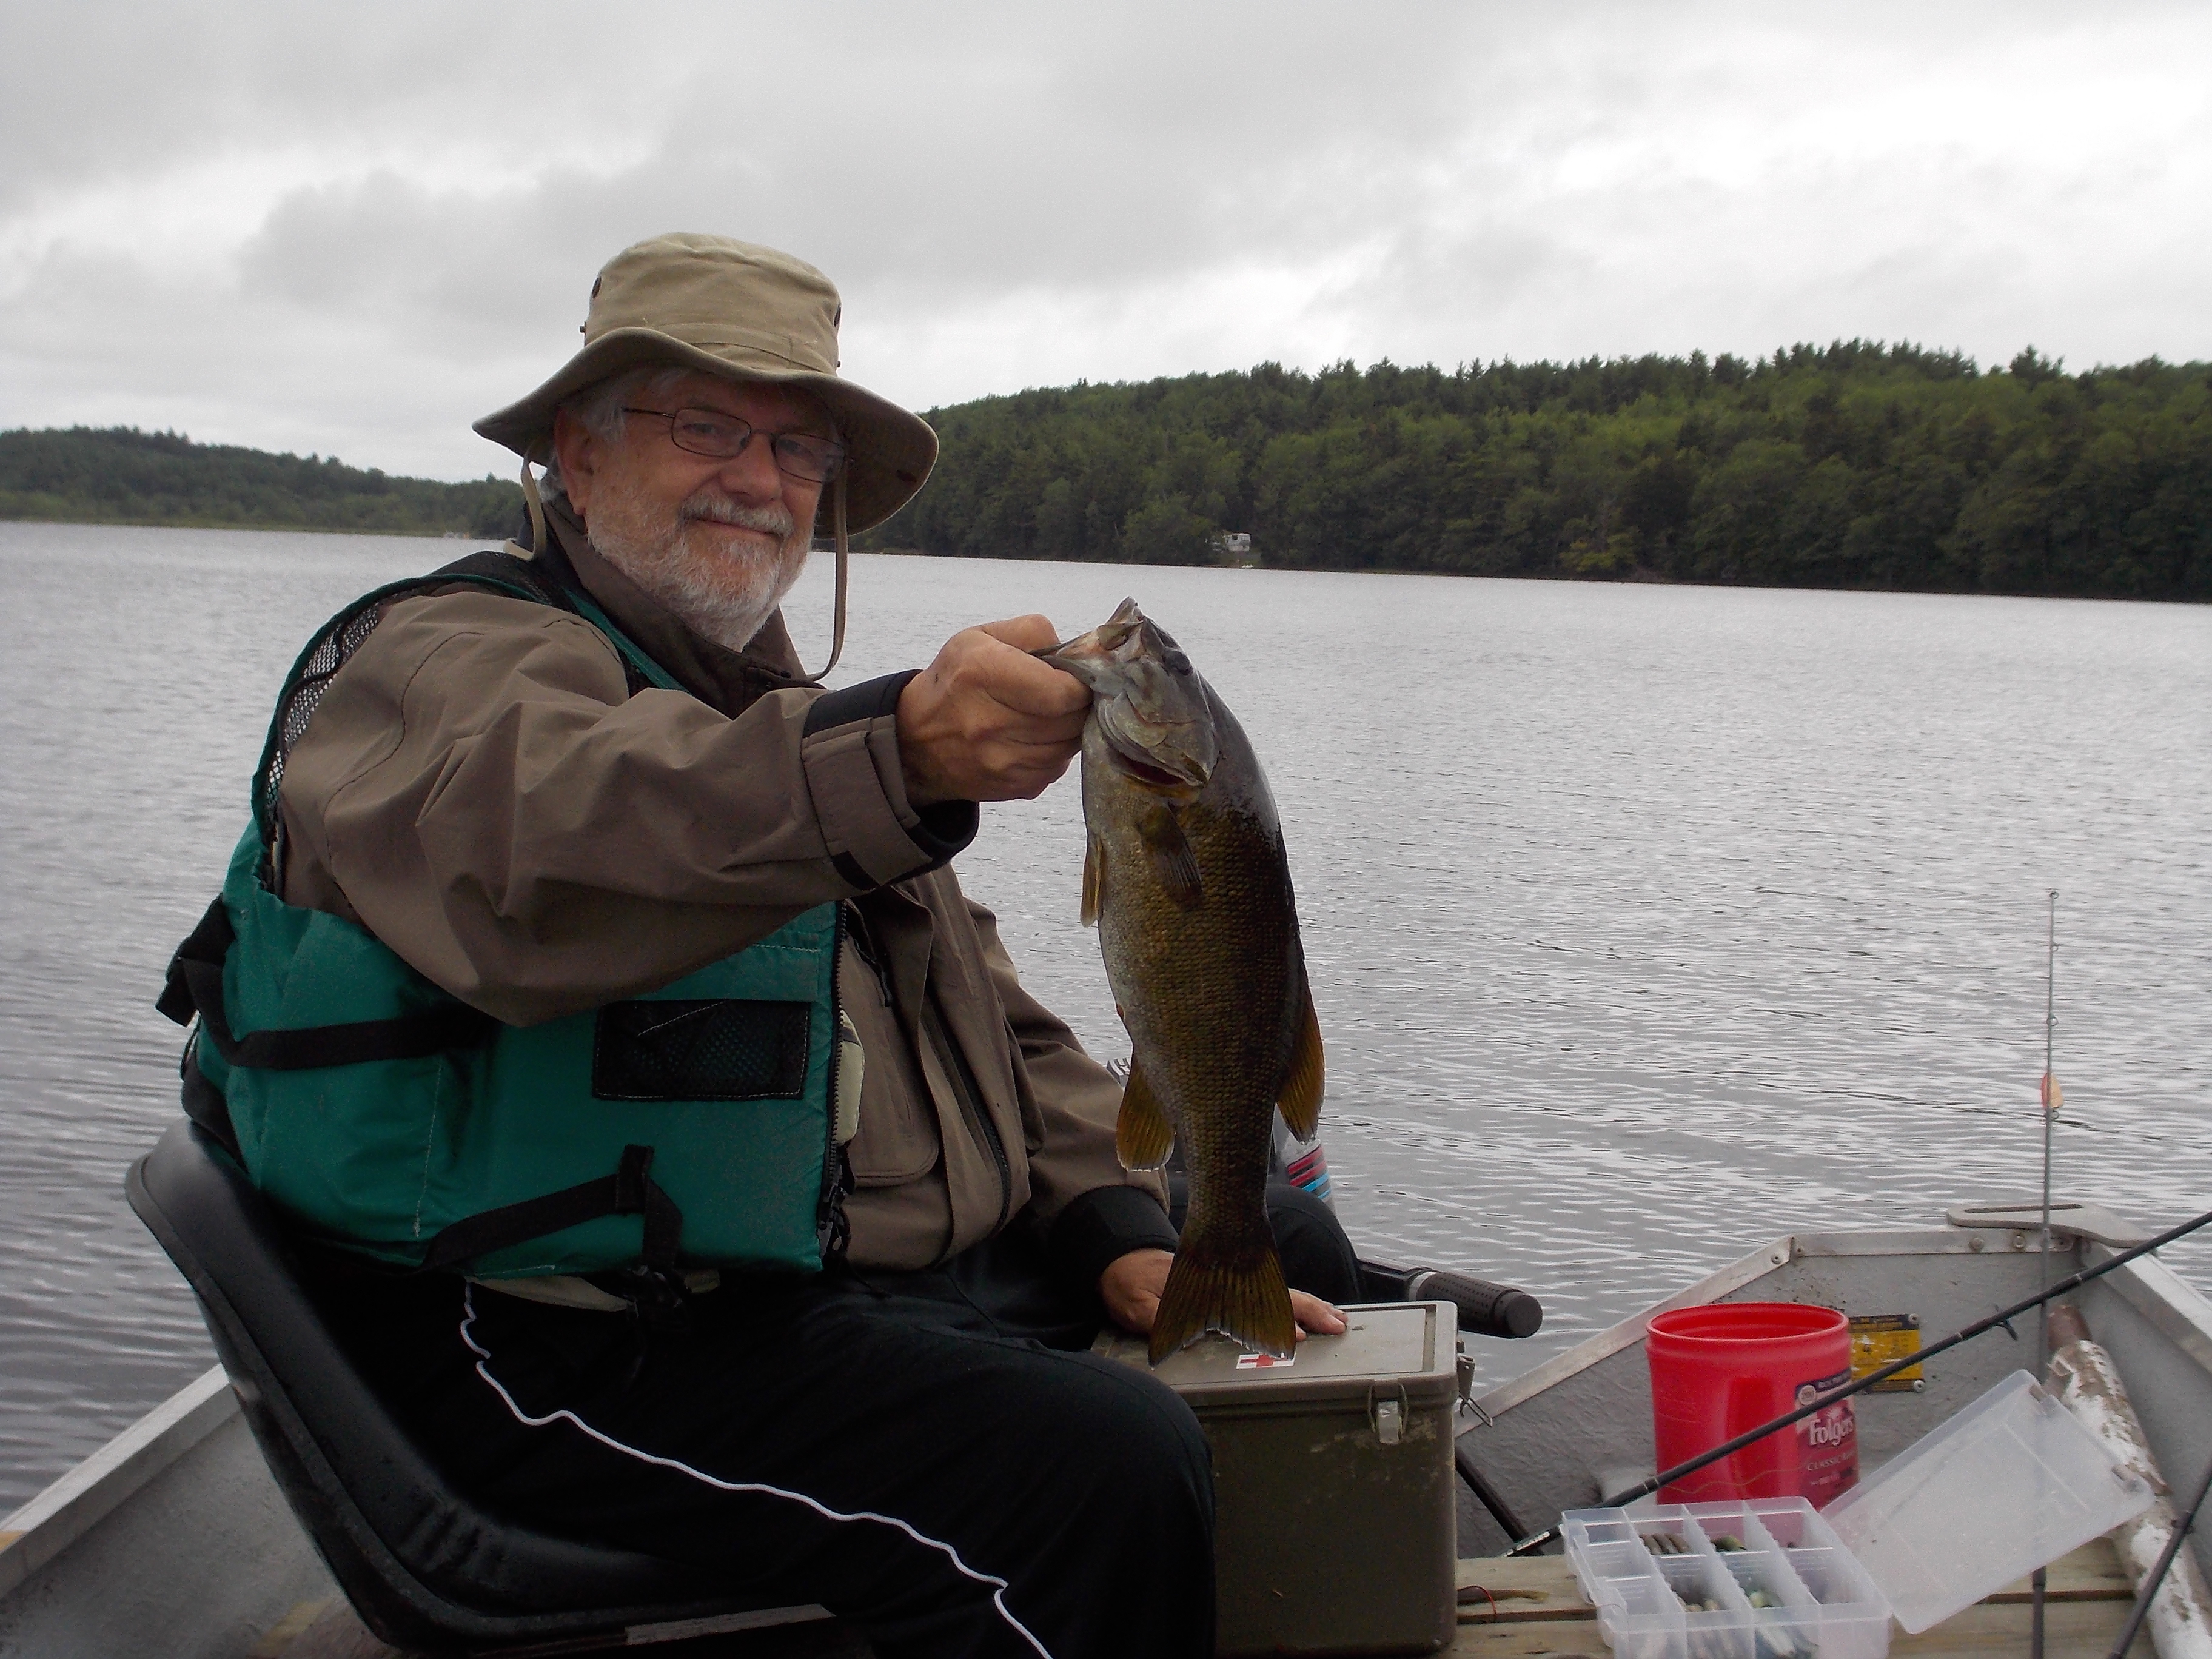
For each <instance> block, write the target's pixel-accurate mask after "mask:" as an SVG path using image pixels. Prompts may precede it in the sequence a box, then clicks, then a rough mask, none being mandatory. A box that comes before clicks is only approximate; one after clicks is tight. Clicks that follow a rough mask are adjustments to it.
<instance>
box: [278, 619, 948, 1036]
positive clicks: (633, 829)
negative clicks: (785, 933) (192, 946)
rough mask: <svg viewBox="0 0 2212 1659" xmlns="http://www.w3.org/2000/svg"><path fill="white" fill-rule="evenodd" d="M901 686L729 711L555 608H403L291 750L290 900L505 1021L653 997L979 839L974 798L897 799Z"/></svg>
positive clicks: (336, 681)
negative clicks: (925, 803)
mask: <svg viewBox="0 0 2212 1659" xmlns="http://www.w3.org/2000/svg"><path fill="white" fill-rule="evenodd" d="M905 678H906V677H903V676H901V677H894V678H892V679H890V680H879V681H874V682H871V683H869V684H865V685H860V686H854V687H851V688H848V690H842V691H837V692H830V693H823V692H819V691H816V690H811V689H799V690H783V691H775V692H771V693H769V695H768V696H763V697H762V698H760V699H759V700H758V701H757V702H755V703H754V704H753V705H752V706H751V707H750V708H747V709H745V710H744V712H743V713H742V714H739V715H738V716H737V717H736V718H734V719H732V718H727V717H726V716H724V715H722V714H719V713H718V712H716V711H715V710H714V708H710V707H708V705H707V704H706V703H704V702H700V701H699V700H698V699H696V698H695V697H692V696H689V695H687V694H685V693H684V692H680V691H664V690H644V691H641V692H639V693H637V694H636V695H635V696H631V695H630V694H629V688H628V685H627V684H626V682H625V680H624V678H623V669H622V664H621V660H620V659H619V658H618V657H617V655H616V653H615V650H614V647H612V646H611V644H610V643H609V642H608V641H607V640H606V638H605V635H601V634H600V633H599V631H598V630H597V629H594V628H593V627H592V626H591V625H590V624H589V623H586V622H584V621H582V620H580V619H579V618H577V617H571V616H569V615H568V614H566V613H565V612H562V611H554V610H551V609H550V608H548V607H546V606H544V605H532V604H530V603H528V602H526V601H524V600H520V599H508V598H506V597H504V596H501V595H496V594H488V593H482V592H459V591H456V592H445V593H439V594H434V595H431V596H429V597H427V598H422V599H408V600H404V601H402V602H400V603H398V604H397V605H393V606H392V610H391V611H390V612H389V614H388V615H387V616H386V617H385V619H384V620H383V622H382V623H380V625H379V626H378V627H377V629H376V631H375V632H374V634H372V635H370V636H369V638H368V641H367V642H366V643H364V644H363V645H362V647H361V648H360V649H359V650H358V651H357V652H356V653H355V654H354V656H353V657H352V658H351V659H349V660H348V661H347V663H346V664H345V665H344V667H343V668H342V669H341V670H340V671H339V672H338V673H337V675H336V676H335V677H334V678H332V679H331V683H330V685H329V687H328V689H327V690H326V691H325V694H324V696H323V698H322V701H321V702H320V703H319V705H318V706H317V708H316V709H315V712H314V714H313V720H312V721H311V722H310V724H309V726H308V727H307V732H306V733H305V735H304V736H302V738H301V739H300V741H299V742H298V744H296V745H295V747H294V749H293V750H292V753H291V755H290V757H289V759H288V762H287V763H286V766H285V769H284V774H283V787H282V794H281V800H280V805H281V809H282V812H283V829H284V835H285V843H286V849H287V850H286V856H285V868H284V880H283V889H284V890H283V896H284V897H285V898H286V899H288V900H289V901H290V902H294V903H297V904H304V905H307V906H310V907H312V908H320V909H326V910H331V911H335V912H337V914H339V915H346V916H348V917H349V918H350V919H352V920H356V921H359V922H360V923H361V924H362V925H363V926H364V927H368V929H369V930H370V931H371V932H372V933H375V934H376V936H377V937H378V938H379V939H382V940H383V941H384V942H385V943H386V945H390V946H391V947H392V950H394V951H397V952H398V954H399V955H400V956H401V957H403V958H404V959H405V960H406V961H407V962H408V963H410V964H411V965H412V966H414V967H415V968H416V969H417V970H419V971H420V972H422V974H423V975H426V976H427V977H428V978H429V979H430V980H432V981H435V983H436V984H438V985H440V986H441V987H444V988H445V989H446V990H447V991H450V992H452V993H453V994H454V995H456V996H458V997H459V998H461V999H462V1000H465V1001H466V1002H469V1003H471V1004H473V1005H474V1006H477V1007H478V1008H481V1009H483V1011H484V1012H487V1013H489V1014H491V1015H493V1016H495V1018H500V1019H501V1020H505V1021H507V1022H508V1023H509V1024H535V1023H537V1022H538V1021H540V1020H544V1019H550V1018H555V1017H556V1016H558V1015H562V1014H567V1013H573V1012H580V1011H581V1010H584V1009H586V1008H590V1007H593V1006H597V1005H599V1004H600V1003H604V1002H606V1001H609V1000H616V999H618V998H621V997H623V996H628V995H635V994H640V993H642V992H644V991H647V990H650V989H653V988H655V987H659V986H661V985H665V984H666V983H668V982H669V981H671V980H674V979H678V978H680V977H682V976H683V975H684V974H687V973H690V972H691V971H693V970H694V969H697V968H700V967H703V966H704V965H705V964H707V963H710V962H714V961H715V960H718V959H719V958H720V957H725V956H727V955H729V954H730V953H731V952H732V951H738V950H742V949H743V948H744V947H745V946H746V945H750V944H752V943H753V942H754V941H755V940H757V939H761V938H763V937H764V936H765V935H767V934H768V933H772V932H774V931H775V929H776V928H777V927H781V926H782V925H783V923H784V922H786V921H789V920H790V919H791V918H792V917H793V916H794V915H797V914H799V912H800V911H801V910H803V909H805V908H809V907H810V906H812V905H816V904H819V903H821V902H824V901H825V900H830V899H838V898H844V897H848V896H851V895H852V894H854V893H856V892H859V891H862V890H866V889H868V888H870V887H873V886H877V885H880V884H884V883H887V882H890V881H894V880H896V879H898V878H901V877H904V876H908V875H913V874H915V873H918V872H921V871H924V870H928V869H931V868H933V867H935V866H938V865H940V864H942V863H944V862H945V860H948V859H949V858H951V856H952V854H954V853H955V852H957V851H958V850H959V848H961V847H963V846H964V845H965V844H966V843H967V842H968V841H969V838H970V837H972V836H973V835H974V833H975V808H974V807H973V806H972V805H964V804H955V805H953V806H952V807H951V809H950V810H947V809H945V808H933V809H931V810H930V811H928V812H927V813H918V812H916V811H914V810H913V809H912V808H911V807H910V806H909V805H908V802H907V799H906V795H905V789H904V785H903V781H902V774H901V771H900V767H899V760H898V739H897V732H896V725H895V722H894V720H893V717H892V716H893V711H894V710H895V709H896V706H897V701H898V692H899V690H900V689H901V688H902V686H903V684H904V681H905Z"/></svg>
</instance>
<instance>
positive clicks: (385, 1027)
mask: <svg viewBox="0 0 2212 1659" xmlns="http://www.w3.org/2000/svg"><path fill="white" fill-rule="evenodd" d="M237 937H238V935H237V933H236V932H235V931H234V929H233V928H232V927H231V925H230V915H229V913H228V911H226V910H225V909H224V908H223V903H222V899H220V898H217V899H216V901H215V902H214V903H212V904H210V905H209V906H208V908H207V914H206V915H204V916H202V917H201V918H200V921H199V926H198V927H195V928H193V929H192V931H191V934H190V936H188V937H187V938H186V939H185V942H184V943H183V944H182V945H179V946H178V947H177V953H176V955H174V956H173V957H170V958H169V971H168V974H167V978H166V980H165V981H164V983H163V985H162V988H161V1000H159V1001H157V1002H156V1003H155V1005H154V1006H155V1007H156V1008H157V1009H159V1010H160V1011H161V1012H162V1013H164V1014H166V1015H167V1016H168V1018H171V1019H173V1020H174V1021H176V1023H177V1024H179V1025H184V1024H189V1023H190V1022H191V1018H192V1015H193V1014H194V1013H195V1012H197V1014H198V1015H199V1017H200V1026H201V1029H202V1030H204V1031H206V1032H207V1034H208V1037H209V1040H210V1042H213V1043H214V1044H215V1051H216V1053H217V1054H221V1055H222V1057H223V1059H224V1060H225V1061H226V1062H228V1064H230V1065H233V1066H253V1067H256V1068H258V1069H259V1070H262V1071H268V1072H305V1071H312V1070H313V1069H315V1068H316V1067H318V1066H360V1065H365V1064H366V1063H368V1061H370V1060H421V1059H423V1058H424V1057H425V1056H427V1055H430V1054H443V1053H445V1052H446V1051H447V1049H450V1048H474V1047H476V1046H477V1044H479V1043H483V1042H489V1041H490V1040H491V1036H492V1033H493V1032H494V1031H495V1030H498V1029H499V1022H498V1021H497V1020H495V1019H494V1018H492V1017H491V1016H490V1015H489V1014H486V1013H480V1012H477V1010H476V1009H474V1008H471V1007H470V1006H468V1005H467V1004H466V1003H465V1002H449V1003H441V1004H439V1005H438V1006H435V1007H432V1008H425V1009H422V1011H421V1012H417V1013H412V1014H401V1015H398V1016H397V1017H396V1018H392V1019H364V1020H356V1021H352V1022H350V1023H349V1024H343V1025H305V1026H298V1027H295V1028H293V1029H291V1030H269V1031H249V1032H247V1033H246V1035H245V1036H242V1037H241V1036H234V1035H233V1034H232V1032H231V1029H230V1020H229V1018H228V1016H227V1015H226V1014H225V1013H224V1012H223V1006H222V963H223V958H224V957H227V956H228V955H229V954H230V947H231V945H233V944H234V943H235V942H236V939H237Z"/></svg>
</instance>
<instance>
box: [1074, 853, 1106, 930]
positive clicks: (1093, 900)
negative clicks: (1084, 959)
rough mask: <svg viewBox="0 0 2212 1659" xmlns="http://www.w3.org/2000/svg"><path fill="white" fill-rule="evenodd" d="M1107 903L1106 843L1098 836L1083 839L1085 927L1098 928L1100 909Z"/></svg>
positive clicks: (1081, 917)
mask: <svg viewBox="0 0 2212 1659" xmlns="http://www.w3.org/2000/svg"><path fill="white" fill-rule="evenodd" d="M1104 902H1106V843H1105V842H1103V841H1101V840H1099V839H1098V837H1097V836H1085V837H1084V839H1083V910H1082V913H1081V915H1080V917H1079V920H1080V921H1082V923H1083V925H1084V926H1085V927H1093V926H1096V925H1097V921H1098V907H1099V906H1100V905H1101V904H1103V903H1104Z"/></svg>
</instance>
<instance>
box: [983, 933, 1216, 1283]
mask: <svg viewBox="0 0 2212 1659" xmlns="http://www.w3.org/2000/svg"><path fill="white" fill-rule="evenodd" d="M967 905H968V911H969V915H970V916H971V917H972V918H973V919H974V921H975V932H976V934H977V936H978V937H979V938H980V939H981V941H982V945H983V958H984V962H985V963H986V965H987V967H988V968H989V969H990V974H991V983H992V987H993V988H994V989H995V990H996V991H997V992H998V994H999V1001H1000V1005H1001V1006H1004V1007H1005V1009H1006V1025H1007V1029H1008V1030H1009V1031H1010V1033H1011V1034H1012V1039H1013V1043H1014V1048H1015V1054H1016V1057H1017V1059H1018V1061H1019V1062H1020V1063H1019V1065H1018V1066H1017V1068H1016V1071H1015V1078H1016V1081H1017V1083H1018V1085H1019V1086H1020V1087H1021V1088H1022V1089H1023V1090H1024V1100H1023V1102H1022V1109H1023V1115H1024V1120H1025V1121H1026V1123H1027V1127H1028V1134H1027V1139H1028V1140H1029V1142H1030V1147H1029V1164H1030V1204H1029V1216H1030V1221H1031V1223H1032V1224H1033V1225H1036V1226H1037V1227H1038V1228H1040V1229H1041V1230H1042V1233H1043V1236H1044V1239H1045V1242H1046V1248H1047V1249H1048V1252H1049V1253H1050V1255H1051V1257H1052V1260H1053V1263H1054V1267H1055V1269H1056V1270H1057V1271H1059V1272H1060V1273H1062V1274H1063V1275H1065V1276H1066V1278H1067V1279H1068V1280H1069V1281H1070V1282H1071V1283H1073V1284H1078V1285H1095V1284H1096V1283H1097V1279H1098V1275H1099V1274H1100V1273H1103V1271H1105V1268H1106V1266H1107V1264H1108V1263H1109V1262H1110V1261H1113V1260H1114V1259H1115V1257H1116V1256H1120V1255H1126V1254H1127V1253H1128V1252H1129V1251H1131V1250H1139V1249H1160V1250H1172V1249H1175V1248H1176V1231H1175V1229H1174V1227H1173V1226H1171V1225H1170V1224H1169V1222H1168V1214H1167V1182H1166V1180H1165V1178H1164V1176H1161V1174H1160V1173H1159V1172H1158V1170H1125V1169H1123V1168H1122V1167H1121V1158H1120V1157H1119V1156H1118V1155H1116V1153H1115V1151H1114V1125H1115V1120H1116V1119H1117V1118H1118V1117H1119V1116H1120V1115H1121V1084H1120V1082H1118V1081H1117V1080H1116V1079H1115V1076H1114V1074H1113V1073H1111V1072H1109V1071H1108V1070H1107V1069H1106V1068H1105V1067H1104V1066H1101V1065H1100V1064H1099V1063H1098V1062H1097V1060H1093V1059H1092V1058H1091V1056H1090V1055H1089V1054H1086V1053H1085V1052H1084V1048H1083V1045H1082V1043H1081V1042H1078V1041H1077V1040H1076V1036H1075V1033H1074V1032H1073V1031H1072V1030H1069V1029H1068V1028H1067V1025H1066V1022H1065V1021H1063V1020H1062V1019H1060V1017H1059V1016H1058V1015H1056V1014H1054V1012H1052V1011H1051V1010H1050V1009H1048V1008H1047V1007H1046V1006H1044V1005H1043V1004H1042V1003H1041V1002H1039V1001H1038V1000H1036V998H1035V997H1033V996H1031V995H1030V994H1029V992H1028V991H1027V990H1026V989H1025V988H1024V987H1023V985H1022V983H1021V980H1020V978H1019V976H1018V975H1017V974H1016V973H1015V972H1014V963H1013V958H1012V957H1011V956H1010V955H1008V954H1007V951H1006V945H1005V944H1004V943H1003V942H1002V941H1001V940H1000V938H999V923H998V918H997V917H995V916H994V915H992V914H991V912H990V911H988V910H987V909H986V908H984V907H983V906H981V905H980V904H978V903H976V902H975V900H973V899H969V900H968V901H967Z"/></svg>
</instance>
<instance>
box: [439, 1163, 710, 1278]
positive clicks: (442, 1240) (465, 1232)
mask: <svg viewBox="0 0 2212 1659" xmlns="http://www.w3.org/2000/svg"><path fill="white" fill-rule="evenodd" d="M652 1172H653V1148H652V1147H650V1146H625V1147H623V1153H622V1162H621V1163H620V1164H618V1165H617V1167H616V1170H615V1172H614V1173H613V1174H612V1175H606V1176H599V1178H598V1179H597V1180H595V1181H586V1182H579V1183H578V1184H577V1185H575V1186H574V1187H564V1188H562V1189H561V1190H560V1191H559V1192H557V1193H547V1194H545V1195H544V1197H542V1198H526V1199H524V1200H522V1201H521V1202H520V1203H519V1204H506V1205H502V1206H500V1207H499V1208H498V1209H496V1210H485V1211H483V1212H479V1213H477V1214H476V1215H472V1216H466V1217H464V1218H462V1219H461V1220H459V1221H456V1222H454V1223H453V1225H451V1226H449V1227H446V1228H442V1229H441V1230H440V1231H439V1232H438V1234H437V1235H436V1237H434V1238H432V1239H431V1241H430V1248H429V1249H428V1252H427V1253H426V1254H425V1255H423V1257H422V1272H424V1273H431V1272H435V1271H436V1270H438V1269H440V1268H450V1267H460V1266H462V1265H463V1264H464V1263H466V1262H468V1261H472V1260H474V1259H475V1258H476V1257H477V1256H480V1255H488V1254H489V1252H491V1251H493V1250H501V1249H507V1247H508V1246H509V1245H512V1244H524V1243H528V1242H529V1241H530V1240H532V1239H533V1238H543V1237H545V1236H546V1235H547V1234H548V1233H557V1232H562V1231H565V1230H567V1229H568V1228H570V1227H576V1226H580V1225H583V1224H584V1223H585V1222H586V1221H596V1220H598V1219H599V1218H600V1217H601V1216H607V1215H642V1216H643V1217H644V1218H645V1247H644V1249H643V1250H642V1251H641V1255H642V1257H643V1259H644V1261H645V1265H646V1267H647V1268H648V1269H649V1270H651V1271H653V1273H660V1274H668V1275H672V1274H673V1273H675V1271H676V1257H677V1252H678V1249H680V1248H681V1247H682V1244H683V1238H684V1212H683V1211H681V1210H679V1209H678V1208H677V1207H676V1200H674V1199H672V1198H671V1197H669V1195H668V1194H667V1192H666V1191H665V1189H664V1188H662V1187H661V1185H660V1183H659V1182H656V1181H655V1180H653V1173H652Z"/></svg>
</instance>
